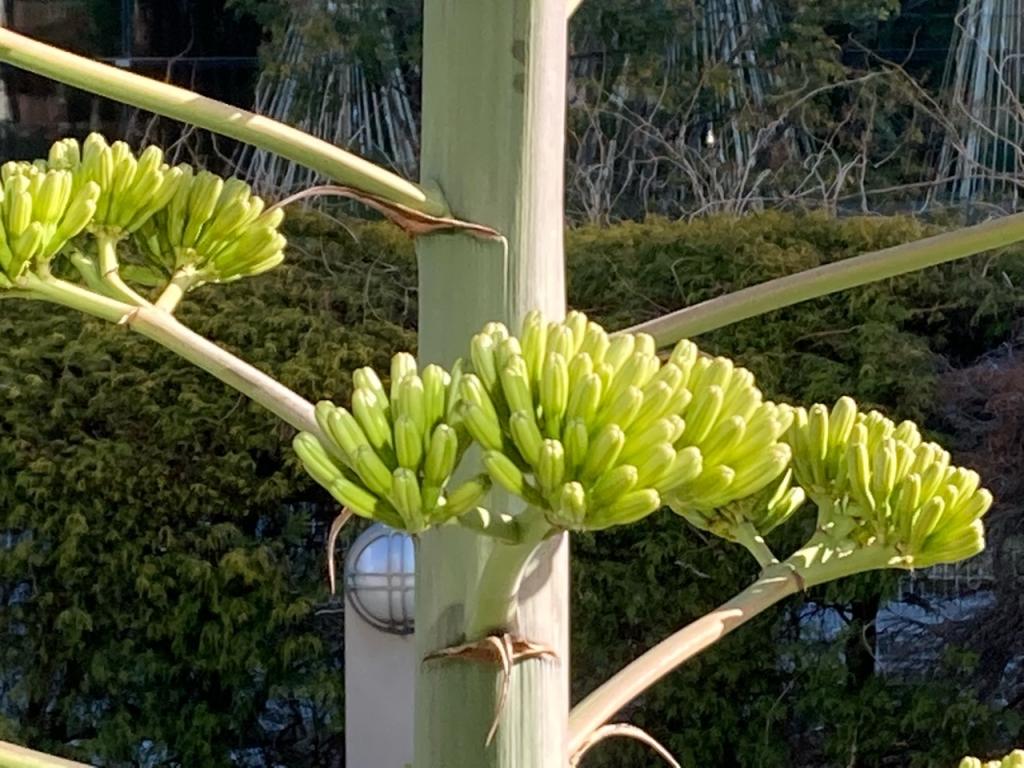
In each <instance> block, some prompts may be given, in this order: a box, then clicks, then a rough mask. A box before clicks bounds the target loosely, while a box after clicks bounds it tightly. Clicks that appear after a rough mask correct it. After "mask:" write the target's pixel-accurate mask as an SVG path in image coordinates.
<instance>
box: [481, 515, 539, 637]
mask: <svg viewBox="0 0 1024 768" xmlns="http://www.w3.org/2000/svg"><path fill="white" fill-rule="evenodd" d="M517 520H518V522H519V529H520V532H521V533H520V535H521V540H520V541H519V543H517V544H512V545H509V544H499V545H498V546H496V547H495V548H494V549H493V550H491V554H490V557H488V558H487V562H486V564H485V565H484V570H483V573H482V574H481V575H480V581H479V582H478V583H477V594H476V598H475V600H474V601H473V602H472V603H471V604H470V606H469V611H468V612H467V614H466V640H467V641H473V640H479V639H481V638H483V637H486V636H487V635H491V634H496V633H504V632H514V631H515V630H517V629H518V628H517V627H516V623H517V615H516V614H517V606H518V604H519V587H520V585H521V584H522V581H523V574H524V573H525V572H526V566H527V565H528V564H529V562H530V560H531V559H532V558H533V556H534V555H535V554H536V553H537V549H538V548H539V547H540V545H541V543H542V542H543V541H544V537H545V536H547V535H548V534H549V533H550V532H551V525H550V524H549V523H548V522H547V520H546V519H545V518H544V513H543V512H542V511H541V510H539V509H529V510H527V511H526V512H523V513H522V514H521V515H519V517H518V518H517Z"/></svg>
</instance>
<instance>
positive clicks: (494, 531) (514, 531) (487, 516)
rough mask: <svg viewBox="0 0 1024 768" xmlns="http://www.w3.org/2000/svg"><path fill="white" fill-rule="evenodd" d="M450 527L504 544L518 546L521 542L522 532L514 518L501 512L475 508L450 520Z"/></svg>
mask: <svg viewBox="0 0 1024 768" xmlns="http://www.w3.org/2000/svg"><path fill="white" fill-rule="evenodd" d="M451 524H452V525H459V526H462V527H463V528H465V529H467V530H470V531H473V532H474V533H478V534H480V535H481V536H488V537H490V538H492V539H497V540H498V541H500V542H502V543H504V544H519V543H521V542H522V541H523V530H522V528H521V527H520V525H519V521H518V520H516V518H515V517H513V516H512V515H509V514H505V513H503V512H497V513H496V512H491V511H490V510H489V509H484V508H483V507H476V508H475V509H471V510H469V512H467V513H466V514H464V515H460V516H459V517H456V518H454V519H453V520H451Z"/></svg>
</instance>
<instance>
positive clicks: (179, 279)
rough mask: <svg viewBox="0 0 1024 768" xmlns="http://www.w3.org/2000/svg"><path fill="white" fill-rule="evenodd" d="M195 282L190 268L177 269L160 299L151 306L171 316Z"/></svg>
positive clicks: (193, 273) (194, 276) (194, 274)
mask: <svg viewBox="0 0 1024 768" xmlns="http://www.w3.org/2000/svg"><path fill="white" fill-rule="evenodd" d="M195 282H196V273H195V271H194V270H193V269H192V268H191V267H184V268H182V269H179V270H178V271H177V272H175V273H174V277H172V278H171V282H169V283H168V284H167V287H166V288H164V290H163V291H162V292H161V294H160V297H159V298H158V299H157V300H156V301H155V302H153V306H154V307H156V308H157V309H162V310H163V311H164V312H168V313H170V314H172V315H173V314H174V310H175V309H177V308H178V304H180V303H181V300H182V299H183V298H185V294H186V293H188V292H189V290H191V288H192V286H193V285H194V284H195Z"/></svg>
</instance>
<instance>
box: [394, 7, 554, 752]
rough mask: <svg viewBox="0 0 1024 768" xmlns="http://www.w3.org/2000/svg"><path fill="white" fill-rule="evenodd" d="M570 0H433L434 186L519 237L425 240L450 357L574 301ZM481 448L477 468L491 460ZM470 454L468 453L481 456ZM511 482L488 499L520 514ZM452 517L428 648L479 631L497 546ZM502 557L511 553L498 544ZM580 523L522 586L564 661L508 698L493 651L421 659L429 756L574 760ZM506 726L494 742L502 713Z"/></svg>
mask: <svg viewBox="0 0 1024 768" xmlns="http://www.w3.org/2000/svg"><path fill="white" fill-rule="evenodd" d="M565 14H566V10H565V2H564V0H472V2H467V0H426V2H425V4H424V33H423V50H424V69H423V91H424V92H423V144H422V159H421V169H422V170H421V173H422V183H423V185H424V186H432V185H433V184H435V183H436V184H437V185H438V186H439V187H440V188H441V189H442V190H443V191H444V195H445V198H446V199H447V200H448V202H449V204H450V205H451V208H452V211H453V212H454V215H456V216H458V217H460V218H470V219H472V220H474V221H482V222H486V223H487V224H488V225H491V226H493V227H495V228H496V229H497V230H498V231H499V232H501V234H502V235H503V236H504V238H505V240H504V241H501V240H495V239H492V240H484V239H481V238H474V237H472V236H470V235H466V234H435V235H430V236H427V237H420V238H418V240H417V254H418V257H419V259H420V265H421V268H420V271H419V275H420V290H419V295H420V303H419V306H420V317H419V330H420V338H419V353H420V357H421V361H422V362H423V363H429V362H437V363H441V364H445V365H450V364H451V363H452V362H453V361H454V360H455V359H456V358H457V357H460V356H463V355H465V351H466V347H467V344H468V341H469V339H470V338H471V336H472V335H473V334H474V333H477V332H478V331H479V330H480V328H481V326H482V325H483V324H484V323H485V322H487V321H490V320H500V321H503V322H505V323H506V324H508V325H509V326H510V328H512V329H516V328H517V326H518V325H519V323H520V321H521V319H522V317H523V316H524V315H525V313H526V312H527V311H529V310H530V309H540V310H541V311H543V312H544V313H545V314H547V315H548V316H550V317H560V316H562V314H563V313H564V311H565V272H564V270H565V263H564V256H563V247H562V229H563V209H562V196H563V183H562V165H563V158H564V154H563V145H564V141H565V134H564V129H565V79H566V63H567V51H566V18H565ZM478 463H479V462H478V459H476V458H474V457H473V454H470V455H469V456H468V457H467V461H466V462H464V467H465V469H466V471H467V472H470V471H474V470H478V469H479V467H478V466H474V465H478ZM466 465H469V466H466ZM512 503H513V502H512V500H511V499H510V498H509V497H508V496H506V495H504V494H498V493H495V494H492V497H491V499H490V501H488V502H486V503H485V505H484V506H487V507H488V508H490V509H492V510H493V511H494V512H496V513H498V514H502V513H511V512H516V511H518V510H519V509H520V508H521V502H520V503H519V504H518V505H517V506H515V507H513V506H511V504H512ZM508 546H509V545H506V544H500V543H495V542H494V541H492V540H489V539H488V538H486V537H481V536H474V535H472V534H470V533H468V532H466V531H462V530H459V529H457V528H453V527H449V526H445V527H443V528H440V529H436V530H431V531H428V532H427V533H426V534H425V535H424V536H423V537H422V540H421V546H420V549H419V551H418V553H417V563H416V566H417V579H416V647H417V652H418V653H419V655H420V657H421V658H422V657H424V656H427V655H429V654H431V653H433V652H436V651H438V650H440V649H443V648H447V647H450V646H453V645H457V644H459V643H461V642H462V641H463V640H464V635H465V628H466V622H467V619H468V613H469V611H470V610H471V606H472V605H473V602H474V600H475V599H476V598H477V597H478V588H479V586H480V583H481V577H482V574H483V572H484V571H485V569H486V567H487V563H488V561H489V560H490V562H491V563H492V564H493V563H496V562H498V560H491V559H490V558H491V555H492V553H494V552H495V548H496V547H508ZM497 551H498V552H499V553H500V554H498V555H496V556H495V557H496V558H499V559H500V558H502V557H504V556H505V555H506V554H508V553H507V552H506V551H505V550H497ZM567 552H568V548H567V542H566V537H565V535H564V534H563V535H559V536H555V537H552V538H550V539H548V540H546V541H545V542H544V543H543V544H542V545H541V547H540V548H539V550H538V553H537V555H536V556H535V557H534V558H533V560H532V562H531V563H530V564H529V566H528V568H527V573H526V576H525V578H524V580H523V584H522V586H521V588H520V590H519V603H518V611H517V614H518V621H517V624H518V626H517V629H518V634H519V635H520V636H521V637H523V638H524V639H527V640H529V641H531V642H533V643H537V644H541V645H544V646H546V647H549V648H552V649H554V650H555V651H556V653H557V658H551V657H543V658H532V659H528V660H522V661H520V662H519V663H517V664H515V665H514V666H513V668H512V674H511V678H510V679H509V681H508V698H507V702H506V703H505V705H504V706H503V707H500V708H499V707H498V703H499V692H500V691H501V689H502V687H503V682H504V681H503V674H502V670H501V667H500V666H499V665H498V664H496V663H494V664H492V663H486V662H478V661H466V660H462V659H447V660H443V661H432V662H430V663H429V664H423V665H422V666H421V667H420V672H419V677H418V680H417V690H416V732H415V749H414V754H415V763H414V765H415V768H565V765H566V761H567V753H566V725H567V716H568V705H569V685H568V682H569V681H568V665H567V659H568V620H569V610H568V557H567ZM496 712H498V713H499V721H498V728H497V731H496V733H495V737H494V739H493V741H492V742H491V743H490V745H489V746H488V745H487V743H486V742H487V736H488V731H489V730H490V727H491V724H492V721H493V720H494V717H495V713H496Z"/></svg>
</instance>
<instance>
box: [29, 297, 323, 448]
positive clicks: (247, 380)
mask: <svg viewBox="0 0 1024 768" xmlns="http://www.w3.org/2000/svg"><path fill="white" fill-rule="evenodd" d="M26 289H27V290H28V293H27V294H26V298H37V299H43V300H46V301H51V302H53V303H55V304H61V305H63V306H65V307H71V308H72V309H76V310H78V311H79V312H84V313H85V314H88V315H93V316H94V317H99V318H101V319H103V320H107V321H109V322H112V323H118V324H120V325H125V326H127V327H129V328H131V329H132V330H133V331H135V332H136V333H139V334H141V335H143V336H145V337H147V338H149V339H152V340H153V341H155V342H157V343H158V344H161V345H163V346H165V347H167V348H168V349H169V350H171V351H172V352H174V353H175V354H177V355H179V356H180V357H183V358H184V359H186V360H188V361H189V362H190V363H192V364H194V365H196V366H198V367H200V368H202V369H203V370H204V371H206V372H207V373H211V374H213V375H214V376H216V377H217V378H218V379H220V380H221V381H223V382H224V383H225V384H227V385H229V386H231V387H234V388H235V389H237V390H238V391H239V392H241V393H242V394H243V395H246V396H247V397H249V398H250V399H251V400H253V401H255V402H257V403H259V404H260V405H262V406H263V407H264V408H266V409H267V410H269V411H270V412H271V413H273V414H275V415H276V416H278V417H279V418H281V419H283V420H284V421H286V422H288V423H289V424H291V425H292V426H293V427H295V428H296V429H301V430H305V431H307V432H312V433H313V434H315V435H320V427H319V425H317V423H316V417H315V416H314V412H313V404H312V403H310V402H309V401H307V400H305V399H304V398H302V397H301V396H299V395H298V394H296V393H295V392H293V391H292V390H290V389H288V387H286V386H284V385H283V384H281V383H280V382H279V381H277V380H276V379H274V378H272V377H271V376H268V375H267V374H265V373H263V372H262V371H260V370H259V369H258V368H254V367H253V366H251V365H249V363H247V362H245V361H244V360H241V359H239V358H238V357H236V356H235V355H233V354H231V353H230V352H228V351H227V350H226V349H223V348H221V347H218V346H217V345H216V344H214V343H213V342H212V341H210V340H209V339H206V338H204V337H203V336H200V335H199V334H198V333H196V332H195V331H192V330H190V329H189V328H187V327H185V326H184V325H182V324H181V323H180V322H178V321H177V320H175V319H174V317H172V316H171V315H169V314H168V313H166V312H164V311H162V310H159V309H156V308H154V307H151V306H143V307H134V306H131V305H129V304H126V303H124V302H119V301H116V300H114V299H109V298H107V297H105V296H98V295H96V294H94V293H92V292H91V291H87V290H85V289H84V288H81V287H79V286H77V285H74V284H73V283H67V282H64V281H62V280H55V279H52V278H51V279H49V280H40V279H38V278H31V277H30V278H29V279H28V280H27V281H26Z"/></svg>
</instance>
